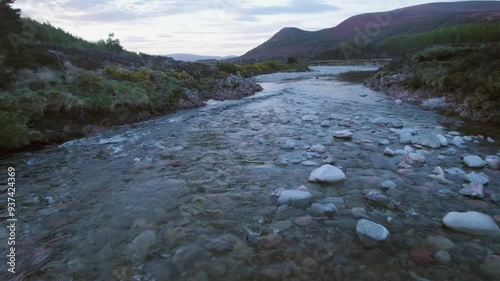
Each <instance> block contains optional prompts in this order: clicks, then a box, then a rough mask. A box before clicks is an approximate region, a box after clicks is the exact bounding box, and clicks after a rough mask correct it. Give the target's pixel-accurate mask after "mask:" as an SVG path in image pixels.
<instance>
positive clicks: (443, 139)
mask: <svg viewBox="0 0 500 281" xmlns="http://www.w3.org/2000/svg"><path fill="white" fill-rule="evenodd" d="M436 137H437V139H438V141H439V143H440V144H441V146H448V145H449V143H448V140H447V139H446V137H445V136H443V135H441V134H437V135H436Z"/></svg>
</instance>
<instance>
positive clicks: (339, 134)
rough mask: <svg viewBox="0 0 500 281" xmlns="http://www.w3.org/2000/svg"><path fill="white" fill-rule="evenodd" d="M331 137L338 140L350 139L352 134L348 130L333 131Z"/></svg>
mask: <svg viewBox="0 0 500 281" xmlns="http://www.w3.org/2000/svg"><path fill="white" fill-rule="evenodd" d="M333 137H334V138H338V139H347V140H349V139H352V133H351V131H349V130H342V131H335V132H333Z"/></svg>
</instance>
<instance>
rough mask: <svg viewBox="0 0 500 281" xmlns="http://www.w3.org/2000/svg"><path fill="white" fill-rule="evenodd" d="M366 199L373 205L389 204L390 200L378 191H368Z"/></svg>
mask: <svg viewBox="0 0 500 281" xmlns="http://www.w3.org/2000/svg"><path fill="white" fill-rule="evenodd" d="M366 198H367V199H368V200H370V201H373V202H375V203H379V204H385V203H389V201H390V199H389V197H387V196H385V195H384V194H382V193H380V192H378V191H370V192H368V194H367V195H366Z"/></svg>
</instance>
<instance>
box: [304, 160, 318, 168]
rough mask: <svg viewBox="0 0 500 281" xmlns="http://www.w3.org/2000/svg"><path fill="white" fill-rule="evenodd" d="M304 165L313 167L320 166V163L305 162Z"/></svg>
mask: <svg viewBox="0 0 500 281" xmlns="http://www.w3.org/2000/svg"><path fill="white" fill-rule="evenodd" d="M302 165H304V166H306V167H312V166H318V163H316V162H313V161H304V162H302Z"/></svg>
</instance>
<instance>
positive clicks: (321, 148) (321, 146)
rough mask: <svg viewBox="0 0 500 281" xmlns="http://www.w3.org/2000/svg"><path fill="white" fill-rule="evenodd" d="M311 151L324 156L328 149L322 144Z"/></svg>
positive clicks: (313, 147)
mask: <svg viewBox="0 0 500 281" xmlns="http://www.w3.org/2000/svg"><path fill="white" fill-rule="evenodd" d="M311 151H313V152H316V153H319V154H322V153H325V151H326V148H325V146H324V145H322V144H315V145H313V146H311Z"/></svg>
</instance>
